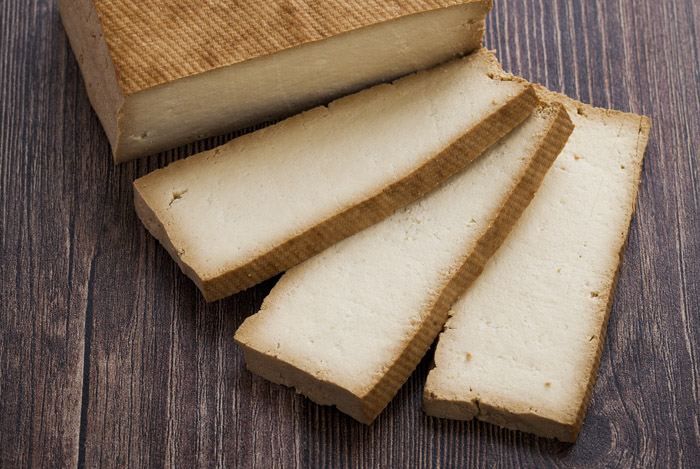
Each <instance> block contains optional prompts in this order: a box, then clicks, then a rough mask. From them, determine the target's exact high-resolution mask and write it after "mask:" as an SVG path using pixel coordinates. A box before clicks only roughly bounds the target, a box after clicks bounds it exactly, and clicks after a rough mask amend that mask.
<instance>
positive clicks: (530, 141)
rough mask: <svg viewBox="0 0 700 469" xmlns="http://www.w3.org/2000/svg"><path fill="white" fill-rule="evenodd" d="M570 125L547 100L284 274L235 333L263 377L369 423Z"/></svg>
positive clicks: (406, 372) (510, 221)
mask: <svg viewBox="0 0 700 469" xmlns="http://www.w3.org/2000/svg"><path fill="white" fill-rule="evenodd" d="M570 132H571V126H570V121H569V119H568V117H567V116H566V113H565V112H564V111H563V108H561V107H560V106H553V107H550V108H540V109H538V110H537V111H536V112H535V113H534V114H533V115H532V116H531V117H529V118H528V119H527V120H526V121H525V122H524V123H523V124H521V125H520V126H519V127H517V128H516V129H515V130H513V131H512V132H511V133H510V134H509V135H508V136H506V137H505V138H503V139H502V140H501V141H499V142H498V143H497V144H496V145H494V146H493V147H492V148H491V149H489V150H488V151H487V152H486V153H484V154H483V155H482V156H481V157H479V158H478V159H477V160H476V161H475V162H473V163H471V164H470V165H469V166H467V167H466V168H464V169H463V170H461V171H460V172H459V173H457V174H456V175H455V176H453V177H452V178H451V179H449V180H448V181H447V182H446V183H444V184H442V185H441V186H439V187H438V188H437V189H435V190H433V191H432V192H430V193H429V194H428V195H426V196H425V197H423V198H422V199H420V200H418V201H416V202H414V203H412V204H411V205H408V206H406V207H404V208H402V209H400V210H398V211H397V212H395V213H394V214H393V215H391V216H390V217H388V218H387V219H385V220H384V221H382V222H380V223H378V224H376V225H374V226H372V227H370V228H368V229H366V230H364V231H362V232H360V233H357V234H355V235H354V236H352V237H350V238H348V239H346V240H344V241H342V242H340V243H338V244H336V245H334V246H332V247H330V248H329V249H327V250H326V251H324V252H322V253H321V254H319V255H317V256H315V257H314V258H312V259H310V260H308V261H307V262H305V263H303V264H301V265H299V266H297V267H295V268H294V269H292V270H290V271H289V272H287V273H286V274H285V275H284V276H283V277H282V278H281V280H280V281H279V282H278V284H277V285H276V286H275V287H274V289H273V290H272V292H271V293H270V295H269V296H268V298H266V299H265V302H264V303H263V306H262V308H261V310H260V312H259V313H258V314H256V315H254V316H252V317H250V318H248V319H247V320H246V321H245V322H244V323H243V325H242V326H241V327H240V329H239V330H238V332H237V333H236V341H237V342H238V343H239V344H240V345H241V346H242V348H243V350H244V352H245V354H246V364H247V366H248V368H249V369H251V370H252V371H253V372H255V373H259V374H261V375H262V376H264V377H266V378H268V379H271V380H272V381H275V382H277V383H282V384H285V385H288V386H295V387H296V388H297V390H298V391H300V392H302V393H304V394H306V395H307V396H309V397H311V398H312V399H313V400H315V401H316V402H318V403H321V404H334V405H336V406H338V408H339V409H340V410H342V411H344V412H346V413H348V414H350V415H351V416H352V417H354V418H356V419H358V420H360V421H362V422H365V423H369V422H371V421H372V420H373V419H374V418H375V417H376V415H377V414H378V413H379V412H380V411H381V410H382V409H383V408H384V407H385V406H386V404H387V403H388V402H389V400H390V399H391V398H392V397H393V396H394V394H395V392H396V391H397V390H398V388H399V387H400V386H401V385H402V384H403V383H404V381H405V380H406V379H407V378H408V376H409V375H410V373H411V372H412V371H413V369H414V368H415V366H416V365H417V364H418V361H420V359H421V357H422V356H423V354H424V353H425V352H426V350H427V348H428V346H429V345H430V344H431V343H432V341H433V340H434V339H435V336H436V335H437V333H438V332H439V330H440V328H441V327H442V325H443V323H444V321H445V319H446V318H447V310H448V308H449V305H450V304H451V303H452V301H453V300H454V299H456V297H457V296H458V295H459V294H460V293H461V292H462V291H463V288H464V287H466V285H467V284H468V283H469V282H470V281H471V280H473V278H474V277H475V276H476V275H478V273H479V271H480V269H481V267H482V266H483V263H484V262H485V260H486V259H488V257H489V256H490V255H491V253H492V252H493V251H494V250H495V249H496V248H497V247H498V245H499V244H500V242H501V241H502V239H503V237H504V236H505V235H506V234H507V232H508V230H509V229H510V227H511V226H512V225H513V224H514V223H515V221H516V220H517V218H518V216H519V214H520V213H521V211H522V210H523V209H524V207H525V206H526V204H527V202H528V201H529V199H530V197H531V196H532V194H533V193H534V191H535V190H536V188H537V186H538V185H539V182H540V181H541V179H542V177H543V175H544V174H545V172H546V171H547V169H548V168H549V165H550V164H551V163H552V162H553V161H554V158H555V157H556V155H557V153H558V152H559V151H560V150H561V148H562V147H563V145H564V142H565V141H566V137H567V136H568V135H569V133H570Z"/></svg>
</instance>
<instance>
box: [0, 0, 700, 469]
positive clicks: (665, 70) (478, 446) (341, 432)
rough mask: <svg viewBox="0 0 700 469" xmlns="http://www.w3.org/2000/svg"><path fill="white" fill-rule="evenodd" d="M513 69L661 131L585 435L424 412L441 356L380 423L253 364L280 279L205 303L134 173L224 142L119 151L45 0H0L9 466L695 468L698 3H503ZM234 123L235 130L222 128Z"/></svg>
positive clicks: (498, 28)
mask: <svg viewBox="0 0 700 469" xmlns="http://www.w3.org/2000/svg"><path fill="white" fill-rule="evenodd" d="M487 23H488V24H487V45H488V46H489V47H491V48H494V49H497V50H498V55H499V57H500V58H501V60H502V62H503V64H504V66H505V67H506V68H507V69H509V70H510V71H512V72H513V73H516V74H519V75H522V76H524V77H525V78H527V79H530V80H532V81H537V82H540V83H543V84H544V85H546V86H547V87H549V88H551V89H553V90H555V91H562V92H565V93H567V94H569V95H570V96H572V97H574V98H578V99H581V100H583V101H586V102H590V103H592V104H594V105H598V106H605V107H612V108H615V109H620V110H624V111H632V112H637V113H643V114H646V115H648V116H650V117H651V118H652V124H653V128H652V135H651V140H650V144H649V148H648V151H647V157H646V162H645V167H644V173H643V181H642V186H641V188H640V193H639V200H638V208H637V215H636V216H635V218H634V220H633V222H632V229H631V233H630V239H629V247H628V249H627V255H626V258H625V262H624V266H623V269H622V273H621V277H620V283H619V287H618V291H617V296H616V301H615V306H614V308H613V312H612V315H611V319H610V325H609V328H608V339H607V342H606V345H605V352H604V355H603V361H602V364H601V368H600V374H599V379H598V382H597V384H596V387H595V390H594V395H593V400H592V403H591V407H590V409H589V411H588V415H587V418H586V423H585V424H584V427H583V431H582V434H581V436H580V438H579V441H578V442H577V443H576V444H575V445H565V444H561V443H558V442H556V441H549V440H544V439H539V438H536V437H533V436H531V435H527V434H522V433H518V432H511V431H507V430H503V429H500V428H498V427H495V426H492V425H488V424H483V423H479V422H470V423H464V422H454V421H448V420H439V419H433V418H428V417H425V416H424V415H423V414H422V413H421V412H420V399H421V392H422V387H423V382H424V380H425V377H426V374H427V370H428V365H429V362H430V359H431V357H430V356H428V357H426V359H425V360H423V362H422V363H421V365H420V366H419V367H418V369H417V371H416V373H414V375H413V376H412V377H411V379H410V380H409V382H408V383H407V384H406V386H404V387H403V388H402V389H401V390H400V392H399V394H398V396H397V397H396V398H395V399H394V400H393V401H392V402H391V403H390V405H389V407H388V408H387V410H386V411H385V412H383V413H382V414H381V415H380V416H379V418H378V420H377V422H376V423H375V424H374V425H372V426H371V427H365V426H363V425H360V424H358V423H357V422H355V421H353V420H352V419H350V418H348V417H346V416H345V415H343V414H341V413H339V412H337V411H336V410H334V409H332V408H326V407H320V406H316V405H314V404H312V403H310V402H309V401H308V400H306V399H305V398H303V397H301V396H298V395H296V394H295V393H294V392H293V391H292V390H289V389H286V388H283V387H280V386H276V385H272V384H270V383H268V382H266V381H264V380H262V379H260V378H258V377H255V376H253V375H251V374H250V373H248V372H247V371H246V370H245V367H244V362H243V358H242V355H241V353H240V352H239V350H238V349H236V347H235V345H234V344H233V333H234V331H235V330H236V328H237V327H238V326H239V325H240V323H241V322H242V321H243V319H244V318H245V317H246V316H247V315H249V314H252V313H253V312H255V311H256V309H257V308H258V307H259V305H260V303H261V301H262V299H263V298H264V296H265V295H266V294H267V292H268V291H269V289H270V288H271V287H272V285H273V284H274V280H271V281H268V282H266V283H264V284H262V285H259V286H257V287H255V288H253V289H250V290H248V291H246V292H243V293H241V294H238V295H236V296H234V297H231V298H229V299H227V300H223V301H220V302H217V303H215V304H206V303H205V302H204V301H203V299H202V298H201V296H200V295H199V294H198V292H197V291H196V288H195V287H194V285H193V284H192V283H191V282H190V281H189V280H188V279H187V278H186V277H185V276H184V275H182V274H181V273H180V272H179V271H178V270H177V267H176V265H175V263H174V262H172V260H171V259H170V258H169V256H168V255H167V253H166V252H165V250H164V249H162V248H161V247H160V246H159V245H158V244H157V243H156V241H155V240H154V239H153V238H151V237H150V236H149V235H148V234H147V232H146V231H145V229H144V228H143V227H142V226H141V225H140V223H139V222H138V220H137V218H136V216H135V214H134V211H133V207H132V189H131V182H132V181H133V180H134V179H135V178H136V177H138V176H141V175H143V174H146V173H147V172H148V171H150V170H152V169H154V168H156V167H161V166H163V165H164V164H166V163H167V162H169V161H172V160H174V159H176V158H179V157H182V156H184V155H186V154H190V153H193V152H194V151H199V150H202V149H205V148H211V147H212V146H215V145H216V144H219V143H221V142H223V141H225V140H226V138H227V137H222V138H218V139H211V140H208V141H204V142H199V143H197V144H193V145H190V146H188V147H184V148H181V149H178V150H176V151H171V152H168V153H166V154H162V155H157V156H154V157H151V158H148V159H146V160H141V161H137V162H133V163H128V164H125V165H122V166H118V167H114V166H113V165H112V163H111V158H110V155H109V149H108V146H107V140H106V137H105V136H104V133H103V132H102V130H101V128H100V125H99V122H98V120H97V118H96V117H95V114H94V113H93V112H92V110H91V109H90V105H89V103H88V100H87V95H86V92H85V89H84V84H83V82H82V79H81V77H80V74H79V72H78V70H77V64H76V61H75V58H74V57H73V55H72V53H71V52H70V48H69V46H68V43H67V41H66V37H65V33H64V32H63V30H62V28H61V26H60V22H59V20H58V15H57V11H56V6H55V4H54V2H52V1H49V0H44V1H40V0H26V1H19V0H6V1H4V2H1V3H0V44H2V47H0V79H1V81H0V86H1V89H0V90H1V91H0V197H1V199H0V209H1V211H0V239H1V241H0V243H1V244H0V308H1V309H0V312H1V314H0V466H2V467H73V466H78V467H100V466H103V467H148V466H181V467H192V466H204V467H245V468H248V467H285V468H287V467H299V468H305V467H427V468H438V467H472V466H478V467H482V466H483V467H491V466H501V467H520V466H533V467H549V466H554V467H599V466H606V467H653V466H656V467H697V465H698V461H700V391H699V389H698V388H699V387H700V194H699V192H700V188H699V187H698V182H699V181H700V174H699V172H698V171H699V169H698V168H699V165H700V158H699V157H698V151H697V142H698V141H700V118H699V117H698V116H699V115H700V86H699V85H698V83H700V57H699V55H700V50H699V48H698V32H700V4H698V2H696V1H695V0H677V1H675V2H674V1H671V0H660V1H655V2H649V1H643V0H589V1H586V2H579V1H569V0H517V1H516V0H496V1H495V7H494V10H493V12H492V13H491V15H490V16H489V18H488V21H487ZM229 137H230V136H229Z"/></svg>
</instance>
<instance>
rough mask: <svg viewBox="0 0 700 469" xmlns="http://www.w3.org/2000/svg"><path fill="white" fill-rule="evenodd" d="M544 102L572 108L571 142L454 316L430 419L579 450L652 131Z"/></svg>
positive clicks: (633, 121) (434, 375)
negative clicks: (474, 424) (477, 423)
mask: <svg viewBox="0 0 700 469" xmlns="http://www.w3.org/2000/svg"><path fill="white" fill-rule="evenodd" d="M538 93H539V94H540V97H541V98H542V99H544V100H548V101H552V100H556V101H561V102H563V103H565V105H566V108H567V110H568V112H569V114H570V115H571V117H572V119H573V122H574V124H575V126H576V127H575V130H574V133H573V134H572V135H571V138H569V141H568V143H567V145H566V148H564V151H563V152H562V153H561V155H559V158H558V159H557V161H556V162H555V164H554V167H553V168H552V170H551V171H550V172H549V173H548V174H547V176H546V177H545V180H544V182H543V183H542V187H541V188H540V190H539V191H538V193H537V195H536V196H535V198H534V200H533V202H532V204H531V205H530V207H529V208H528V209H527V210H526V211H525V213H524V215H523V217H522V219H521V220H520V222H519V223H518V225H517V226H516V227H515V229H514V230H513V233H512V234H511V235H510V236H509V238H508V239H507V240H506V242H505V243H504V245H503V247H501V249H500V250H499V251H498V252H497V253H496V254H495V255H494V257H493V258H492V259H491V260H490V261H489V263H488V264H487V266H486V268H485V270H484V273H483V274H482V275H481V276H480V277H479V278H478V279H477V280H476V282H474V284H473V285H472V286H471V287H470V288H469V289H468V290H467V292H466V293H465V294H464V296H462V298H461V299H460V300H459V301H458V302H457V303H456V304H455V305H454V307H453V308H452V312H451V313H450V314H451V318H450V320H449V321H448V322H447V325H446V326H445V330H444V332H443V333H442V334H441V335H440V339H439V342H438V345H437V350H436V352H435V368H434V369H433V370H432V371H430V374H429V375H428V380H427V383H426V385H425V391H424V394H423V409H424V411H425V412H426V413H427V414H428V415H434V416H437V417H445V418H452V419H460V420H470V419H472V418H477V419H480V420H483V421H486V422H492V423H495V424H497V425H502V426H504V427H507V428H512V429H518V430H523V431H526V432H531V433H535V434H537V435H539V436H543V437H548V438H557V439H559V440H561V441H565V442H573V441H575V440H576V438H577V436H578V434H579V431H580V429H581V426H582V425H583V419H584V416H585V413H586V408H587V407H588V403H589V401H590V397H591V392H592V390H593V384H594V383H595V379H596V375H597V372H598V366H599V364H600V358H601V353H602V350H603V341H604V339H605V331H606V327H607V322H608V317H609V315H610V309H611V307H612V303H613V295H614V292H615V285H616V283H617V276H618V272H619V268H620V264H621V259H622V254H623V251H624V248H625V242H626V239H627V232H628V229H629V225H630V220H631V218H632V214H633V212H634V205H635V199H636V195H637V186H638V185H639V180H640V174H641V170H642V159H643V156H644V150H645V148H646V145H647V139H648V137H649V128H650V123H649V119H647V118H646V117H640V116H637V115H633V114H623V113H619V112H615V111H608V110H604V109H598V108H594V107H591V106H588V105H585V104H582V103H579V102H576V101H574V100H572V99H569V98H567V97H565V96H562V95H558V94H554V93H551V92H548V91H546V90H544V89H540V90H539V91H538Z"/></svg>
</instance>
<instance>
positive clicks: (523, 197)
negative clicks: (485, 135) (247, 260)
mask: <svg viewBox="0 0 700 469" xmlns="http://www.w3.org/2000/svg"><path fill="white" fill-rule="evenodd" d="M541 112H551V113H552V114H553V119H552V121H551V123H550V125H549V127H548V128H547V129H546V131H545V132H543V133H542V134H541V135H540V139H539V142H538V144H537V146H536V150H535V153H534V156H533V158H532V160H531V161H530V163H529V164H528V166H527V168H526V170H525V173H524V177H523V178H522V179H521V180H520V181H519V182H518V183H517V184H516V186H515V187H514V188H513V189H512V191H511V193H510V194H509V195H508V197H507V198H506V201H505V202H504V204H503V205H502V206H501V208H500V210H499V214H498V215H497V217H496V218H495V220H494V222H493V224H492V225H491V226H490V227H489V228H488V230H487V231H486V233H485V234H484V235H483V236H482V237H481V238H480V239H479V240H478V242H477V244H476V249H475V250H474V252H473V253H471V255H469V256H468V257H466V258H465V259H464V262H463V264H462V267H461V268H460V269H459V270H458V272H457V273H456V274H455V275H454V276H453V277H452V278H451V280H450V281H449V282H448V284H447V285H446V286H445V288H444V289H443V290H442V291H441V292H439V294H438V295H437V299H436V301H435V303H434V304H433V306H432V307H431V311H430V313H429V314H428V315H426V319H425V321H424V322H423V323H422V324H421V326H420V328H419V330H418V332H417V333H416V334H415V335H414V336H413V337H412V338H411V339H410V340H409V342H408V344H407V346H406V347H405V348H404V350H403V351H402V353H401V354H400V355H399V357H398V358H397V359H396V360H395V361H394V362H393V363H392V364H390V366H389V368H388V370H387V372H386V373H385V374H384V375H383V376H382V378H380V380H379V381H378V382H377V384H376V385H375V386H374V387H373V388H372V389H370V390H369V392H367V393H366V394H365V395H363V396H358V395H355V394H354V393H353V392H351V391H350V390H348V389H345V388H343V387H341V386H339V385H338V384H336V383H332V382H328V381H325V380H324V379H323V378H322V377H316V376H312V375H311V374H309V373H308V372H306V371H304V370H300V369H299V368H298V367H296V366H295V365H293V364H291V363H289V362H287V361H284V360H282V359H280V358H278V357H273V356H270V355H266V354H264V353H260V352H259V351H257V350H255V349H254V348H252V347H249V346H248V345H247V342H248V338H247V336H246V335H245V333H243V332H240V331H239V332H238V333H237V334H236V343H237V344H238V345H239V346H240V347H241V348H242V349H243V351H244V353H245V357H246V366H247V367H248V369H249V370H251V371H252V372H254V373H256V374H260V375H261V376H263V377H265V378H266V379H269V380H271V381H273V382H276V383H279V384H284V385H287V386H294V387H296V388H297V390H298V391H300V392H302V393H303V394H305V395H306V396H308V397H309V398H311V399H312V400H314V401H315V402H317V403H319V404H333V405H335V406H336V407H338V409H339V410H341V411H343V412H345V413H347V414H348V415H350V416H351V417H353V418H355V419H356V420H358V421H360V422H362V423H365V424H370V423H371V422H372V421H374V419H375V418H376V417H377V415H378V414H379V413H380V412H381V411H382V410H383V409H384V408H385V407H386V405H387V404H388V402H389V401H390V400H391V399H392V398H393V397H394V395H395V394H396V392H397V391H398V389H399V388H400V387H401V386H402V385H403V383H404V382H405V381H406V379H408V377H409V376H410V374H411V373H412V372H413V370H414V369H415V367H416V366H417V364H418V363H419V362H420V360H421V359H422V357H423V356H424V354H425V353H426V351H427V350H428V348H429V347H430V345H431V344H432V342H433V341H434V339H435V337H436V336H437V334H438V333H439V332H440V330H441V329H442V326H443V324H444V322H445V320H446V319H447V313H448V311H449V308H450V306H451V305H452V303H453V302H454V300H456V299H457V298H458V297H459V296H460V295H461V294H462V293H463V292H464V290H465V289H466V288H467V286H468V285H469V284H470V283H471V282H472V281H473V280H474V279H475V278H476V277H477V276H478V275H479V274H480V273H481V270H482V269H483V267H484V264H485V263H486V261H487V260H488V258H489V257H490V256H491V255H492V254H493V252H495V251H496V249H498V247H499V246H500V245H501V243H502V242H503V240H504V239H505V237H506V236H507V235H508V233H509V232H510V230H511V229H512V227H513V226H514V225H515V223H516V222H517V220H518V218H519V216H520V214H521V213H522V211H523V210H524V209H525V207H526V206H527V205H528V204H529V202H530V200H531V199H532V197H533V196H534V194H535V192H536V190H537V188H538V187H539V184H540V182H541V181H542V179H543V178H544V175H545V174H546V172H547V170H548V169H549V167H550V166H551V164H552V163H553V161H554V160H555V159H556V156H557V155H558V154H559V152H560V151H561V149H562V148H563V147H564V145H565V143H566V141H567V139H568V137H569V135H570V134H571V132H572V130H573V125H572V123H571V121H570V119H569V117H568V114H567V113H566V111H565V110H564V108H563V107H562V106H561V105H558V104H555V105H552V106H551V107H550V108H549V109H546V111H541Z"/></svg>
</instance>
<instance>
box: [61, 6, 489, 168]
mask: <svg viewBox="0 0 700 469" xmlns="http://www.w3.org/2000/svg"><path fill="white" fill-rule="evenodd" d="M58 6H59V11H60V14H61V19H62V21H63V25H64V28H65V30H66V33H67V34H68V37H69V39H70V43H71V46H72V48H73V52H74V53H75V56H76V58H77V60H78V64H79V66H80V70H81V72H82V74H83V78H84V79H85V84H86V86H87V91H88V95H89V97H90V101H91V103H92V105H93V107H94V108H95V111H96V112H97V115H98V116H99V118H100V121H101V122H102V125H103V127H104V129H105V132H106V134H107V137H108V138H109V141H110V143H111V146H112V151H113V154H114V159H115V161H116V162H117V163H119V162H123V161H127V160H130V159H133V158H137V157H141V156H144V155H148V154H152V153H157V152H160V151H163V150H167V149H169V148H173V147H175V146H178V145H182V144H184V143H187V142H191V141H194V140H198V139H201V138H204V137H208V136H212V135H218V134H223V133H226V132H229V131H232V130H235V129H240V128H242V127H245V126H248V125H251V124H254V123H257V122H262V121H266V120H270V119H275V118H280V117H286V116H290V115H292V114H294V113H297V112H299V111H302V110H305V109H309V108H311V107H313V106H316V105H319V104H322V103H326V102H328V101H330V100H332V99H334V98H337V97H339V96H342V95H346V94H349V93H352V92H355V91H358V90H360V89H362V88H365V87H367V86H369V85H374V84H377V83H379V82H382V81H388V80H392V79H395V78H397V77H399V76H403V75H406V74H408V73H412V72H415V71H417V70H422V69H426V68H430V67H432V66H434V65H437V64H439V63H442V62H444V61H447V60H450V59H453V58H455V57H457V56H460V55H465V54H467V53H469V52H471V51H474V50H476V49H478V48H479V47H480V45H481V41H482V37H483V31H484V18H485V16H486V14H487V13H488V12H489V10H490V9H491V0H431V1H426V0H402V1H392V2H372V1H368V0H360V1H349V0H340V1H332V2H326V1H321V0H252V1H234V0H149V1H137V0H59V1H58Z"/></svg>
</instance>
